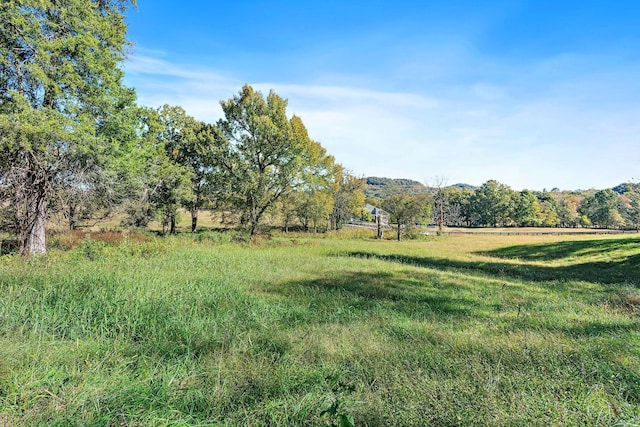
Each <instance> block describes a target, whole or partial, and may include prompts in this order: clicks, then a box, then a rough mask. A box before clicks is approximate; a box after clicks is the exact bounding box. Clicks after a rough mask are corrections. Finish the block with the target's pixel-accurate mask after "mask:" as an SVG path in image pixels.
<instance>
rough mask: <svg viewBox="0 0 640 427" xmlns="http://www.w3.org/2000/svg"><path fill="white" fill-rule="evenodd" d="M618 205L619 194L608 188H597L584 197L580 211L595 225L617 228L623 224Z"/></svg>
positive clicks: (619, 200) (619, 202) (619, 205)
mask: <svg viewBox="0 0 640 427" xmlns="http://www.w3.org/2000/svg"><path fill="white" fill-rule="evenodd" d="M620 207H621V199H620V196H619V195H618V193H616V192H615V191H613V190H612V189H610V188H608V189H606V190H598V191H596V192H595V193H594V194H593V195H591V196H587V197H585V198H584V200H583V202H582V205H581V206H580V211H581V213H582V214H584V215H586V216H587V218H588V219H589V221H590V222H591V223H592V224H593V225H594V226H596V227H602V228H619V227H621V226H623V225H624V218H622V215H621V214H620Z"/></svg>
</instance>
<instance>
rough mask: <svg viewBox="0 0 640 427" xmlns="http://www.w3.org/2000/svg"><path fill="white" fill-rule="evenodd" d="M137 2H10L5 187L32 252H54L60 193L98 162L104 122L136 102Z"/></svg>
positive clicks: (2, 53)
mask: <svg viewBox="0 0 640 427" xmlns="http://www.w3.org/2000/svg"><path fill="white" fill-rule="evenodd" d="M128 3H129V2H128V1H125V0H56V1H53V0H5V1H2V2H1V3H0V149H1V150H2V153H3V155H2V156H1V158H0V188H1V190H2V195H3V199H4V200H3V205H9V206H11V207H12V209H13V210H12V216H13V219H14V221H13V223H14V225H15V229H16V232H17V234H18V237H19V246H20V252H21V253H23V254H41V253H44V252H46V245H45V224H46V220H47V216H48V206H49V204H50V202H51V197H52V195H53V194H54V192H55V191H56V189H57V188H60V187H61V186H64V184H65V183H67V182H73V179H72V176H73V175H74V173H76V171H79V170H82V171H86V170H87V169H88V168H91V167H92V165H93V164H95V163H96V160H95V159H96V155H97V154H99V153H101V152H104V151H105V144H104V143H103V142H104V139H103V138H102V137H101V134H100V132H99V128H100V126H101V123H102V122H104V121H105V118H106V117H107V116H108V115H109V114H110V113H111V112H113V111H114V110H116V109H118V108H120V107H122V102H121V100H122V98H123V96H124V97H125V98H130V92H129V91H127V90H126V89H124V88H123V86H122V84H121V79H122V75H123V74H122V71H121V70H120V69H119V68H118V66H119V63H120V62H121V61H122V59H123V57H124V54H125V48H126V40H125V33H126V25H125V23H124V17H123V12H124V9H125V8H126V7H127V6H128Z"/></svg>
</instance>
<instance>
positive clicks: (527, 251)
mask: <svg viewBox="0 0 640 427" xmlns="http://www.w3.org/2000/svg"><path fill="white" fill-rule="evenodd" d="M627 250H628V251H633V250H636V251H637V252H640V238H631V239H601V240H578V241H569V242H554V243H544V244H534V245H516V246H508V247H505V248H499V249H494V250H492V251H488V252H480V254H482V255H488V256H492V257H496V258H505V259H519V260H523V261H551V260H560V259H563V258H569V257H576V256H597V255H604V254H608V253H612V252H619V251H627Z"/></svg>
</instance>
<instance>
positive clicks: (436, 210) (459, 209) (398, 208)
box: [368, 180, 640, 238]
mask: <svg viewBox="0 0 640 427" xmlns="http://www.w3.org/2000/svg"><path fill="white" fill-rule="evenodd" d="M368 202H369V203H372V204H378V205H379V206H381V207H382V208H383V209H384V210H385V211H387V212H388V214H389V219H388V221H389V222H390V223H391V224H393V225H394V226H395V227H396V228H397V233H398V238H400V234H401V228H402V227H406V226H407V225H410V224H414V223H416V222H421V223H423V224H427V223H432V224H437V225H438V226H439V227H440V228H442V227H444V226H449V227H563V228H577V227H594V228H609V229H636V230H638V229H640V184H632V183H627V184H622V185H620V186H618V187H615V188H614V189H604V190H587V191H550V192H548V191H531V190H523V191H514V190H512V189H511V188H510V187H509V186H507V185H505V184H501V183H500V182H498V181H495V180H489V181H487V182H485V183H484V184H482V186H480V187H479V188H476V189H471V188H460V187H444V186H435V187H431V188H427V187H425V189H424V192H423V193H422V194H420V193H419V194H417V195H411V194H407V193H401V194H395V195H391V196H387V197H386V198H383V199H375V198H369V199H368Z"/></svg>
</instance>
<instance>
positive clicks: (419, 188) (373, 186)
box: [364, 176, 429, 199]
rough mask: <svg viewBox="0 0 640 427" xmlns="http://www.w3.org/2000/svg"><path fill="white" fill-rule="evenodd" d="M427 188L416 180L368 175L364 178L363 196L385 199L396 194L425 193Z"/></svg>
mask: <svg viewBox="0 0 640 427" xmlns="http://www.w3.org/2000/svg"><path fill="white" fill-rule="evenodd" d="M428 190H429V189H428V188H427V187H425V186H424V185H423V184H421V183H419V182H418V181H413V180H410V179H391V178H381V177H376V176H370V177H367V178H366V186H365V188H364V194H365V197H368V198H375V199H385V198H387V197H390V196H393V195H398V194H410V195H416V194H421V193H426V192H427V191H428Z"/></svg>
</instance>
